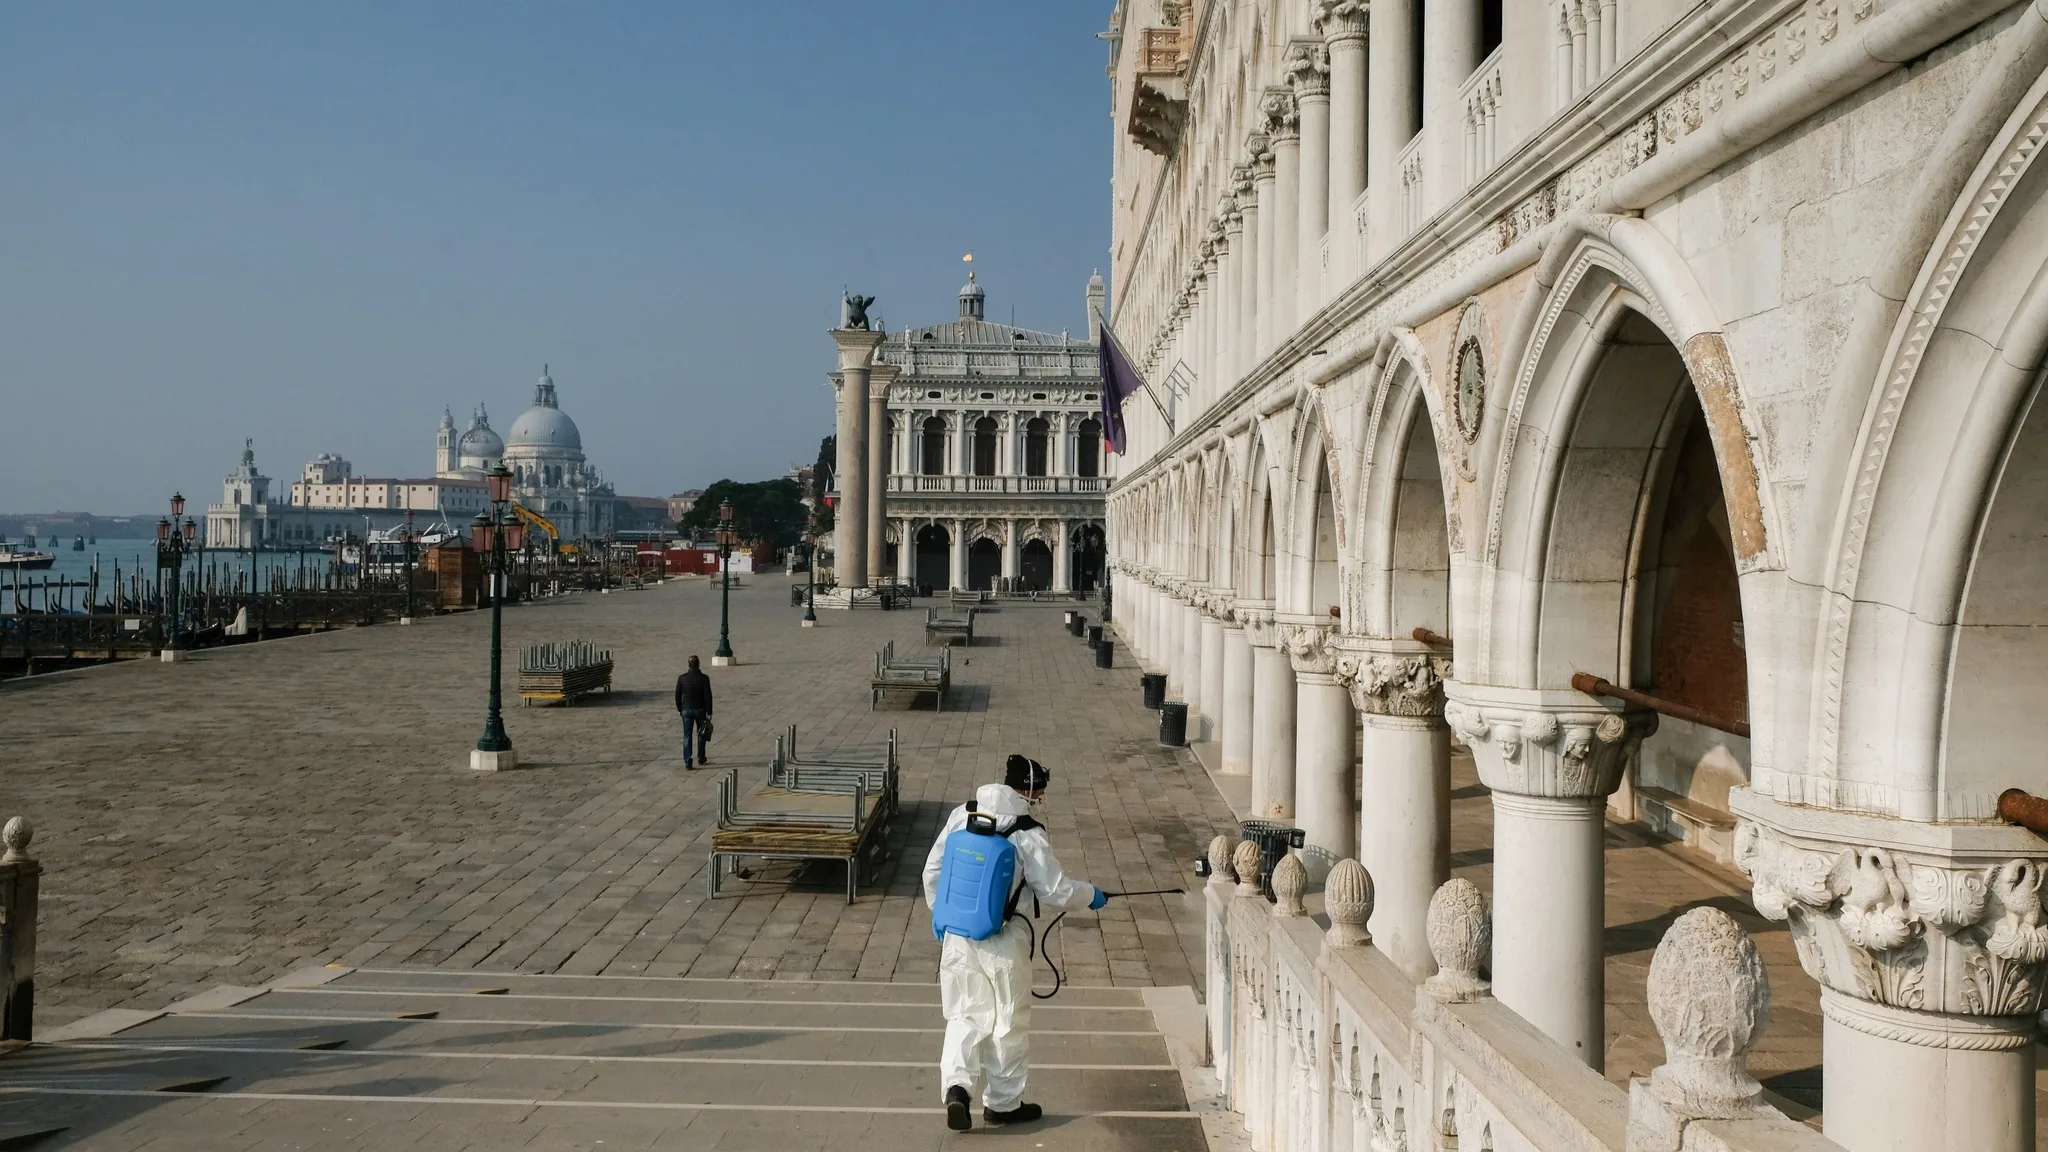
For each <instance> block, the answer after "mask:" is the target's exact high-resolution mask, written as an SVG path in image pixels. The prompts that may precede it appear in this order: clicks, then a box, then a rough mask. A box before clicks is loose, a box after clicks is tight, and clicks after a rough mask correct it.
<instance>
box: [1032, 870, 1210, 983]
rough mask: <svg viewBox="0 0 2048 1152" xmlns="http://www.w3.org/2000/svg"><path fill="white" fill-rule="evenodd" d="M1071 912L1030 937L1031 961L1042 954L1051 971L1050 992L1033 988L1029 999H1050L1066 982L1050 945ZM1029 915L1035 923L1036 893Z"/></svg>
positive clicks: (1155, 891) (1159, 891)
mask: <svg viewBox="0 0 2048 1152" xmlns="http://www.w3.org/2000/svg"><path fill="white" fill-rule="evenodd" d="M1186 891H1187V889H1185V888H1149V889H1147V890H1145V891H1143V892H1110V891H1107V890H1105V891H1104V892H1103V893H1102V894H1103V895H1104V896H1174V895H1179V894H1183V893H1185V892H1186ZM1071 911H1073V909H1071V908H1070V909H1067V910H1066V911H1063V912H1061V913H1060V914H1059V915H1057V916H1055V917H1053V918H1052V921H1051V923H1048V924H1047V925H1046V926H1045V931H1044V932H1042V933H1036V934H1034V935H1033V936H1032V937H1031V959H1033V960H1036V959H1038V957H1039V954H1040V953H1043V954H1044V955H1045V966H1046V967H1047V968H1050V969H1052V991H1050V992H1040V991H1038V990H1037V989H1036V988H1034V989H1032V990H1031V998H1032V999H1033V1000H1050V999H1052V998H1053V997H1055V996H1057V995H1059V994H1060V986H1061V985H1062V984H1065V983H1066V982H1067V981H1066V976H1065V974H1064V973H1062V972H1061V971H1060V966H1059V965H1057V964H1055V963H1053V962H1052V948H1051V944H1052V930H1053V929H1055V928H1057V927H1059V926H1060V921H1062V920H1065V919H1066V918H1067V912H1071ZM1031 913H1032V920H1033V921H1036V920H1037V918H1038V896H1037V894H1036V893H1033V894H1032V897H1031Z"/></svg>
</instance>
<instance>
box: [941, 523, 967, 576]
mask: <svg viewBox="0 0 2048 1152" xmlns="http://www.w3.org/2000/svg"><path fill="white" fill-rule="evenodd" d="M946 551H947V553H948V554H947V556H946V561H947V563H946V566H947V567H948V568H950V569H952V571H951V572H950V573H948V575H947V579H948V580H950V581H951V582H952V583H951V584H950V585H948V586H949V587H953V588H965V587H967V522H966V521H964V520H955V521H953V531H952V532H951V533H950V534H949V537H948V541H947V548H946Z"/></svg>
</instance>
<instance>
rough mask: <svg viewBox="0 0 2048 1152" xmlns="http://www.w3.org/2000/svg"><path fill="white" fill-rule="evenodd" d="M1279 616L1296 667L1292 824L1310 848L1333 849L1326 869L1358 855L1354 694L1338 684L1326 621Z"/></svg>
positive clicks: (1325, 864) (1324, 868) (1323, 864)
mask: <svg viewBox="0 0 2048 1152" xmlns="http://www.w3.org/2000/svg"><path fill="white" fill-rule="evenodd" d="M1275 619H1276V621H1277V622H1278V627H1279V629H1280V634H1281V637H1282V640H1283V643H1284V644H1285V645H1286V647H1287V657H1288V660H1289V661H1290V662H1291V663H1292V665H1293V668H1294V823H1295V825H1296V826H1297V827H1299V828H1300V829H1301V830H1302V837H1303V839H1304V840H1306V841H1307V842H1308V846H1309V847H1312V848H1320V849H1322V850H1323V851H1324V852H1327V853H1329V856H1328V857H1327V858H1326V859H1324V860H1322V861H1320V863H1321V864H1322V867H1323V870H1324V871H1327V870H1328V868H1329V867H1330V866H1331V865H1333V864H1335V863H1336V862H1337V861H1339V860H1345V859H1350V858H1353V857H1356V856H1357V855H1358V828H1357V817H1356V816H1355V815H1354V814H1353V808H1352V805H1353V800H1352V798H1353V796H1355V795H1356V790H1355V788H1354V787H1353V784H1352V777H1351V770H1352V766H1353V765H1354V764H1356V763H1357V761H1358V749H1357V746H1356V745H1355V744H1354V743H1353V738H1352V731H1353V726H1352V717H1351V697H1350V694H1349V693H1347V692H1346V691H1345V688H1344V685H1342V684H1340V683H1338V682H1337V675H1336V672H1337V650H1336V649H1335V648H1333V647H1331V646H1330V638H1331V634H1330V628H1329V627H1328V625H1324V624H1319V623H1314V622H1313V620H1314V618H1313V617H1299V616H1286V615H1282V616H1277V617H1275ZM1318 878H1319V877H1318Z"/></svg>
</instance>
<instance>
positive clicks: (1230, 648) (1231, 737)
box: [1218, 606, 1252, 776]
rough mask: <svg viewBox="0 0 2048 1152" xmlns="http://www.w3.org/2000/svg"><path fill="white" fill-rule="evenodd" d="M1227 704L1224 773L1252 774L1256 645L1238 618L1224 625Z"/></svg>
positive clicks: (1223, 713)
mask: <svg viewBox="0 0 2048 1152" xmlns="http://www.w3.org/2000/svg"><path fill="white" fill-rule="evenodd" d="M1222 693H1223V703H1222V705H1221V707H1220V708H1219V709H1218V713H1219V714H1220V716H1221V718H1222V724H1223V738H1222V741H1221V743H1222V745H1223V772H1224V774H1225V775H1227V776H1244V775H1249V774H1250V772H1251V770H1252V644H1251V641H1250V640H1248V639H1246V638H1245V630H1244V628H1243V627H1242V623H1241V621H1239V620H1238V619H1237V615H1236V610H1235V607H1234V606H1233V609H1232V613H1231V618H1230V619H1229V620H1228V621H1225V622H1224V625H1223V684H1222Z"/></svg>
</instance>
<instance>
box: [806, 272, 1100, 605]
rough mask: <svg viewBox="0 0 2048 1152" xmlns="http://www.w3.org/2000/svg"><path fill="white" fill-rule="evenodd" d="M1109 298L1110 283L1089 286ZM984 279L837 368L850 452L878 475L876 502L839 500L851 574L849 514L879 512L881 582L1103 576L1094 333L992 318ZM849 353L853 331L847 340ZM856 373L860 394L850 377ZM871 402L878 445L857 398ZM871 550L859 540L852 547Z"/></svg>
mask: <svg viewBox="0 0 2048 1152" xmlns="http://www.w3.org/2000/svg"><path fill="white" fill-rule="evenodd" d="M1090 284H1091V286H1090V288H1089V290H1088V302H1089V304H1090V306H1091V308H1092V307H1095V306H1098V305H1099V300H1100V295H1099V294H1100V290H1101V286H1102V281H1101V278H1100V277H1096V278H1095V279H1094V280H1092V281H1091V282H1090ZM986 300H987V297H986V293H985V292H984V290H983V288H982V286H981V285H980V284H979V283H977V282H976V281H975V280H974V278H973V276H972V275H971V274H970V275H969V277H968V282H967V283H966V285H964V286H963V287H962V288H961V289H960V294H959V301H958V303H959V313H958V315H957V316H956V317H955V318H954V319H952V320H950V321H948V322H945V323H942V324H933V325H928V326H925V327H922V328H909V329H905V330H904V331H901V332H897V333H894V334H887V335H885V334H883V333H872V334H869V333H854V334H852V335H853V336H855V337H868V336H872V337H873V339H872V340H870V341H867V342H868V343H869V344H871V346H872V348H873V352H872V360H871V361H868V362H863V363H861V364H859V365H857V366H856V368H855V370H854V371H853V372H849V371H847V367H846V365H845V363H844V360H843V358H842V366H841V370H840V371H838V372H834V373H831V374H830V379H831V381H832V384H833V388H834V392H835V394H837V395H838V397H839V403H840V404H841V405H842V412H841V416H842V419H841V422H840V425H839V427H840V449H839V458H840V460H841V461H842V466H841V471H842V476H841V480H842V482H841V483H840V484H838V485H837V487H838V488H839V490H840V491H842V492H844V491H846V490H847V485H846V484H844V483H843V479H844V469H845V464H844V462H845V461H847V460H848V459H849V450H850V449H851V458H852V459H853V460H856V461H858V462H859V465H860V467H862V468H863V469H864V470H865V471H864V475H863V481H864V487H863V489H862V491H863V492H864V494H865V495H866V496H867V500H866V501H865V504H866V506H865V508H847V507H843V506H842V507H840V508H838V510H837V515H836V520H837V523H838V524H839V525H840V529H839V530H838V531H837V532H835V536H836V537H837V538H838V540H839V541H840V542H841V546H842V552H841V559H840V565H841V568H840V583H841V584H842V585H849V584H852V583H853V580H852V579H851V578H852V577H854V575H855V569H856V568H857V567H858V564H856V563H849V560H851V559H852V557H849V556H847V555H846V551H845V549H844V542H846V541H847V540H848V538H849V534H848V533H847V532H846V531H845V527H846V526H847V524H848V521H849V519H851V518H853V517H857V516H858V517H865V521H864V525H863V526H864V527H865V528H866V529H867V531H866V532H865V533H863V536H862V539H863V540H864V541H865V542H866V545H867V547H866V553H867V560H866V564H867V576H868V579H869V581H870V582H888V581H899V582H902V583H908V584H928V585H931V586H932V587H934V588H977V589H985V588H992V587H996V586H998V585H999V584H1000V585H1001V586H1003V587H1014V588H1018V589H1037V590H1051V591H1067V590H1070V589H1088V588H1093V587H1096V586H1097V585H1099V584H1100V582H1101V575H1102V556H1103V519H1102V499H1103V493H1104V491H1105V490H1106V489H1107V488H1108V483H1109V481H1108V475H1109V472H1110V469H1109V468H1108V467H1107V460H1106V457H1105V455H1104V452H1103V443H1102V423H1101V420H1100V418H1099V415H1098V413H1099V410H1100V407H1101V379H1100V376H1099V375H1098V372H1097V366H1096V346H1095V343H1094V339H1093V337H1094V332H1095V329H1094V327H1093V325H1092V324H1091V326H1090V328H1089V339H1085V340H1084V339H1079V338H1076V337H1074V336H1072V335H1070V334H1069V333H1067V332H1041V331H1036V330H1033V329H1028V328H1018V327H1015V326H1013V325H1008V324H998V323H994V322H991V321H990V320H988V319H987V317H986ZM841 343H842V348H843V347H844V345H845V341H844V340H842V341H841ZM849 379H852V380H854V386H853V388H852V390H851V391H850V392H849V391H848V389H847V382H848V380H849ZM847 404H854V405H861V404H866V405H868V406H869V407H870V408H871V413H870V414H869V418H870V420H872V421H873V424H872V425H871V427H872V428H873V429H874V430H875V431H874V432H873V433H871V436H870V439H869V442H868V445H867V450H866V451H865V452H863V451H861V450H860V449H859V447H858V438H853V439H849V437H848V435H847V432H846V428H847V424H846V422H845V419H844V418H845V416H846V415H848V414H847V413H846V412H845V411H844V410H843V406H844V405H847ZM853 551H854V552H856V553H858V552H860V551H861V549H859V548H855V549H853Z"/></svg>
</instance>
